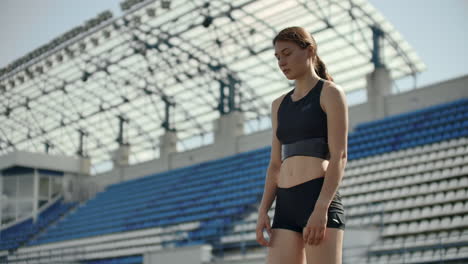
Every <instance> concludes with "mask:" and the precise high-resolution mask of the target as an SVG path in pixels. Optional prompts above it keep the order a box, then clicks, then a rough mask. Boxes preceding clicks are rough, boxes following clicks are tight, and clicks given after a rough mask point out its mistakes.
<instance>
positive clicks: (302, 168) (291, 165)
mask: <svg viewBox="0 0 468 264" xmlns="http://www.w3.org/2000/svg"><path fill="white" fill-rule="evenodd" d="M328 163H329V161H328V160H325V159H321V158H316V157H310V156H292V157H289V158H287V159H285V160H284V161H283V163H281V167H280V173H279V176H278V181H277V182H278V183H277V186H278V187H280V188H289V187H293V186H295V185H298V184H301V183H304V182H306V181H310V180H312V179H316V178H320V177H324V176H325V172H326V170H327V167H328Z"/></svg>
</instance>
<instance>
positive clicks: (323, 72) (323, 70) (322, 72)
mask: <svg viewBox="0 0 468 264" xmlns="http://www.w3.org/2000/svg"><path fill="white" fill-rule="evenodd" d="M314 70H315V72H316V73H317V75H318V76H319V77H320V78H322V79H325V80H328V81H332V82H333V78H332V77H331V75H330V74H328V73H327V66H325V63H323V61H322V60H321V59H320V57H319V55H315V65H314Z"/></svg>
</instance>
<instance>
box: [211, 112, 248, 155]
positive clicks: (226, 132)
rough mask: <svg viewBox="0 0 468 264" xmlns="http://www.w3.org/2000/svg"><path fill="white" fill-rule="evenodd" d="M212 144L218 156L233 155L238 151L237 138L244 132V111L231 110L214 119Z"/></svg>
mask: <svg viewBox="0 0 468 264" xmlns="http://www.w3.org/2000/svg"><path fill="white" fill-rule="evenodd" d="M214 122H215V124H214V133H215V138H214V141H215V142H214V146H215V147H217V149H216V150H215V151H216V152H217V155H219V156H221V155H222V156H227V155H233V154H236V153H238V152H239V147H238V145H237V143H238V142H237V139H238V137H239V136H242V135H243V134H244V113H243V112H238V111H232V112H230V113H229V114H226V115H222V116H221V117H220V118H219V119H218V120H215V121H214Z"/></svg>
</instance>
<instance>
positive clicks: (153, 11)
mask: <svg viewBox="0 0 468 264" xmlns="http://www.w3.org/2000/svg"><path fill="white" fill-rule="evenodd" d="M146 14H147V15H148V16H149V17H155V16H156V9H155V8H153V7H149V8H147V9H146Z"/></svg>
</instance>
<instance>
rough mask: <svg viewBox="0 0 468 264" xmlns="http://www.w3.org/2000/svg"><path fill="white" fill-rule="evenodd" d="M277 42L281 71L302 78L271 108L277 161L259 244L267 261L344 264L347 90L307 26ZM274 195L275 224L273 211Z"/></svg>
mask: <svg viewBox="0 0 468 264" xmlns="http://www.w3.org/2000/svg"><path fill="white" fill-rule="evenodd" d="M273 45H274V47H275V56H276V58H277V59H278V66H279V68H280V69H281V71H282V72H283V73H284V75H285V76H286V78H288V79H289V80H295V88H294V89H292V90H291V91H289V92H288V93H286V94H283V95H281V96H280V97H278V98H277V99H275V100H274V101H273V102H272V105H271V106H272V109H271V117H272V131H273V136H272V137H273V139H272V147H271V160H270V164H269V166H268V170H267V177H266V180H265V190H264V193H263V198H262V202H261V204H260V206H259V208H258V222H257V228H256V233H257V241H258V243H260V244H261V245H263V246H267V247H268V248H269V249H268V256H267V263H268V264H274V263H282V264H283V263H288V264H289V263H291V264H294V263H306V262H305V261H306V260H307V263H309V264H313V263H320V264H328V263H330V264H332V263H333V264H341V259H342V247H343V236H344V227H345V212H344V208H343V205H342V203H341V195H340V193H339V190H338V189H339V185H340V183H341V180H342V177H343V174H344V169H345V166H346V162H347V144H348V143H347V140H348V139H347V135H348V109H347V103H346V97H345V93H344V91H343V89H342V88H341V87H340V86H338V85H336V84H335V83H333V79H332V78H331V76H330V75H328V74H327V70H326V67H325V65H324V63H323V62H322V61H321V60H320V58H319V56H318V55H317V44H316V42H315V40H314V38H313V37H312V36H311V35H310V34H309V33H308V32H307V31H306V30H305V29H304V28H301V27H288V28H285V29H283V30H281V31H280V32H279V33H278V35H277V36H276V37H275V38H274V39H273ZM275 196H276V206H275V214H274V218H273V224H272V226H271V227H270V218H269V217H268V214H267V213H268V210H269V209H270V207H271V204H272V203H273V200H274V199H275ZM264 229H266V230H267V232H268V234H269V237H270V239H269V241H267V240H266V239H265V238H264V236H263V230H264Z"/></svg>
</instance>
